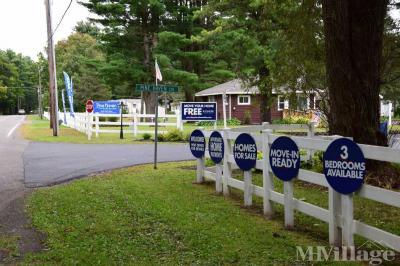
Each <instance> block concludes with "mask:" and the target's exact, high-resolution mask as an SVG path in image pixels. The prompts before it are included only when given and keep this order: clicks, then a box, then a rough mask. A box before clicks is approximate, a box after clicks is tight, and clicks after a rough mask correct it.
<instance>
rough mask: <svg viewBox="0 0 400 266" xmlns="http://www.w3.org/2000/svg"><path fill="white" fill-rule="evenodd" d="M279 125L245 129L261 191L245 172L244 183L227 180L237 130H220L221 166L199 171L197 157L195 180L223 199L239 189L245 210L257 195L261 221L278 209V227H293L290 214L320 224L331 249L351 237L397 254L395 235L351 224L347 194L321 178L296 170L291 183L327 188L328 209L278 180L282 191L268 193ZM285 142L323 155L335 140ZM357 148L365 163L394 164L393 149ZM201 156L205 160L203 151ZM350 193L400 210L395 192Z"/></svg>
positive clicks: (399, 244) (399, 159)
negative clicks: (256, 153)
mask: <svg viewBox="0 0 400 266" xmlns="http://www.w3.org/2000/svg"><path fill="white" fill-rule="evenodd" d="M283 127H284V125H266V124H264V125H263V126H259V127H254V128H253V130H252V129H251V128H248V130H249V131H253V133H250V134H251V135H252V136H253V137H254V139H255V141H256V143H257V148H258V150H261V151H262V153H263V159H262V160H257V162H256V167H255V168H256V169H259V170H262V172H263V186H262V187H260V186H256V185H254V184H252V172H251V171H245V172H244V181H240V180H237V179H234V178H232V169H233V168H237V166H236V163H235V160H234V157H233V154H232V146H233V143H234V140H235V139H236V138H237V136H239V134H241V131H242V130H243V128H241V129H235V130H222V131H220V133H221V135H222V136H223V138H224V146H225V155H224V160H223V165H222V164H218V165H216V167H215V169H216V171H215V172H213V171H210V170H208V169H206V168H205V165H204V158H200V159H197V182H199V183H201V182H203V181H204V180H205V179H209V180H214V181H215V187H216V191H217V192H218V193H221V192H223V194H224V195H229V193H230V192H229V188H230V187H233V188H236V189H239V190H242V191H244V205H245V206H250V205H252V198H253V196H254V195H255V196H259V197H261V198H263V209H264V210H263V212H264V215H265V216H267V217H271V216H272V215H273V214H274V204H276V203H278V204H282V205H284V220H285V221H284V223H285V226H286V227H287V228H291V227H293V226H294V210H297V211H299V212H302V213H304V214H306V215H309V216H312V217H315V218H317V219H319V220H321V221H324V222H326V223H328V224H329V242H330V244H332V245H334V246H346V247H350V246H354V238H353V236H354V234H358V235H361V236H363V237H365V238H367V239H370V240H373V241H377V242H379V243H380V244H382V245H385V246H387V247H389V248H391V249H394V250H396V251H400V237H399V236H398V235H395V234H392V233H390V232H386V231H384V230H382V229H379V228H376V227H373V226H370V225H368V224H365V223H363V222H361V221H357V220H354V218H353V213H354V212H353V195H351V194H350V195H342V194H339V193H338V192H336V191H335V190H333V189H332V188H331V187H330V186H329V184H328V183H327V181H326V179H325V176H324V175H323V174H320V173H316V172H313V171H309V170H304V169H300V171H299V175H298V177H297V179H298V180H301V181H304V182H308V183H312V184H317V185H319V186H323V187H327V188H328V189H329V209H324V208H321V207H319V206H316V205H313V204H311V203H307V202H305V201H302V200H300V199H296V198H294V197H293V189H294V187H293V181H289V182H284V189H283V193H279V192H277V191H275V190H274V183H273V174H272V172H271V168H270V165H269V157H268V154H269V149H270V145H271V144H272V142H273V141H274V140H275V139H276V138H277V137H279V135H276V134H274V133H273V130H277V129H282V128H283ZM202 131H203V133H204V135H205V136H206V137H209V136H210V134H211V132H212V131H205V130H202ZM249 131H247V132H249ZM254 131H258V132H254ZM260 131H261V132H260ZM290 138H291V139H292V140H294V141H295V142H296V144H297V145H298V147H299V148H300V149H307V150H314V151H325V150H326V149H327V147H328V145H329V144H330V143H331V142H332V140H333V139H334V138H335V137H331V138H330V139H329V138H327V137H325V138H324V137H321V138H318V137H312V136H307V137H295V136H290ZM206 146H207V145H206ZM359 146H360V148H361V150H362V151H363V153H364V156H365V158H367V159H372V160H379V161H385V162H393V163H400V151H399V150H395V149H391V148H387V147H378V146H371V145H364V144H360V145H359ZM205 154H206V156H207V157H209V154H208V152H207V151H206V153H205ZM399 178H400V177H399ZM356 194H357V195H358V196H360V197H363V198H367V199H370V200H374V201H377V202H381V203H384V204H387V205H390V206H394V207H397V208H400V193H399V192H395V191H392V190H387V189H383V188H379V187H375V186H370V185H366V184H364V185H363V186H362V188H361V190H360V191H359V192H357V193H356Z"/></svg>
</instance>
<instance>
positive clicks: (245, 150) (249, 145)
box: [233, 133, 257, 171]
mask: <svg viewBox="0 0 400 266" xmlns="http://www.w3.org/2000/svg"><path fill="white" fill-rule="evenodd" d="M233 158H234V159H235V162H236V164H237V165H238V166H239V168H240V169H242V170H243V171H249V170H251V169H252V168H254V167H255V166H256V161H257V145H256V142H255V141H254V138H253V137H252V136H251V135H249V134H247V133H242V134H240V135H239V136H238V137H237V138H236V140H235V144H234V145H233Z"/></svg>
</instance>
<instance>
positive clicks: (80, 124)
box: [44, 112, 183, 140]
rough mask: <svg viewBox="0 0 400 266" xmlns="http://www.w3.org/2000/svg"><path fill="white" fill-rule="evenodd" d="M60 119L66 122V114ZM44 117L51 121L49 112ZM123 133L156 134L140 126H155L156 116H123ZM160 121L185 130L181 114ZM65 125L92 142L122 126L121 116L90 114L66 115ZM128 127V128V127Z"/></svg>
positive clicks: (60, 113)
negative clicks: (94, 137)
mask: <svg viewBox="0 0 400 266" xmlns="http://www.w3.org/2000/svg"><path fill="white" fill-rule="evenodd" d="M58 115H59V119H61V120H64V113H62V112H59V114H58ZM44 117H46V118H47V119H49V114H48V112H44ZM122 117H123V121H122V125H123V131H124V134H125V133H132V134H133V135H134V136H137V135H138V134H142V133H154V130H141V129H140V128H139V126H155V122H154V119H155V115H154V114H136V113H134V114H123V115H122ZM100 118H105V120H106V119H108V118H115V120H116V121H101V120H103V119H100ZM141 118H147V120H149V119H150V120H151V122H141V121H140V120H141ZM158 118H159V119H165V120H166V121H165V122H158V125H159V126H160V127H164V126H165V127H176V128H178V129H179V130H183V123H182V121H181V119H180V115H179V113H177V114H174V115H159V116H158ZM171 118H172V119H175V122H167V121H168V119H171ZM63 125H65V126H67V127H70V128H74V129H76V130H78V131H80V132H82V133H84V134H86V135H87V136H88V139H89V140H90V139H91V138H92V136H93V134H95V136H96V137H98V136H99V135H100V134H103V133H114V134H115V133H119V132H120V129H119V128H118V129H115V128H114V129H110V127H113V126H114V127H120V126H121V115H120V114H116V115H109V114H89V113H74V117H72V116H70V114H69V113H68V114H67V115H66V121H63ZM127 126H128V127H127ZM166 132H167V131H163V130H160V131H159V133H166Z"/></svg>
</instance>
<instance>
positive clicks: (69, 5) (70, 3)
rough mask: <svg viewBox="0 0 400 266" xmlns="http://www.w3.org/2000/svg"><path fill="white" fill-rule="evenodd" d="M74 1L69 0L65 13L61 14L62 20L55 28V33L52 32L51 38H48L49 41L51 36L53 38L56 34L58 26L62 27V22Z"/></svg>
mask: <svg viewBox="0 0 400 266" xmlns="http://www.w3.org/2000/svg"><path fill="white" fill-rule="evenodd" d="M73 1H74V0H71V1H70V2H69V4H68V7H67V8H66V9H65V11H64V14H63V15H62V16H61V19H60V21H59V22H58V23H57V26H56V28H55V29H54V30H53V33H52V34H51V36H50V38H48V39H47V43H49V40H50V39H51V38H53V36H54V34H55V33H56V31H57V30H58V27H60V25H61V22H62V21H63V19H64V17H65V15H66V14H67V12H68V10H69V9H70V7H71V5H72V2H73Z"/></svg>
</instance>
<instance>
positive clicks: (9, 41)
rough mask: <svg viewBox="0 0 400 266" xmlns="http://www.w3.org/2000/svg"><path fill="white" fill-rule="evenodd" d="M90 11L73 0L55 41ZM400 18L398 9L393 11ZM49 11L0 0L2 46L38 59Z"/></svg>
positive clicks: (62, 4) (37, 4) (61, 1)
mask: <svg viewBox="0 0 400 266" xmlns="http://www.w3.org/2000/svg"><path fill="white" fill-rule="evenodd" d="M51 1H52V2H53V5H52V6H53V24H54V28H55V26H56V25H57V23H58V22H59V21H60V19H61V16H62V14H63V13H64V11H65V9H66V8H67V6H68V4H69V2H70V0H51ZM90 16H93V15H91V14H90V13H89V12H88V11H87V9H86V8H85V7H83V6H81V5H79V4H78V3H77V0H73V3H72V5H71V8H70V9H69V11H68V13H67V15H66V16H65V18H64V20H63V22H62V23H61V25H60V27H59V28H58V30H57V32H56V33H55V35H54V36H55V42H57V41H59V40H61V39H65V38H67V37H68V35H70V34H71V32H72V30H73V28H74V26H75V25H76V23H77V22H78V21H81V20H86V18H87V17H90ZM392 16H393V17H396V18H399V17H400V15H399V12H398V11H396V12H395V13H393V12H392ZM46 34H47V32H46V13H45V6H44V0H0V49H1V50H6V49H12V50H14V51H15V52H17V53H22V54H23V55H27V56H30V57H31V58H32V59H34V60H36V59H37V54H38V53H39V52H41V51H44V50H43V49H44V47H45V45H46V40H47V39H46V38H47V37H46Z"/></svg>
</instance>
